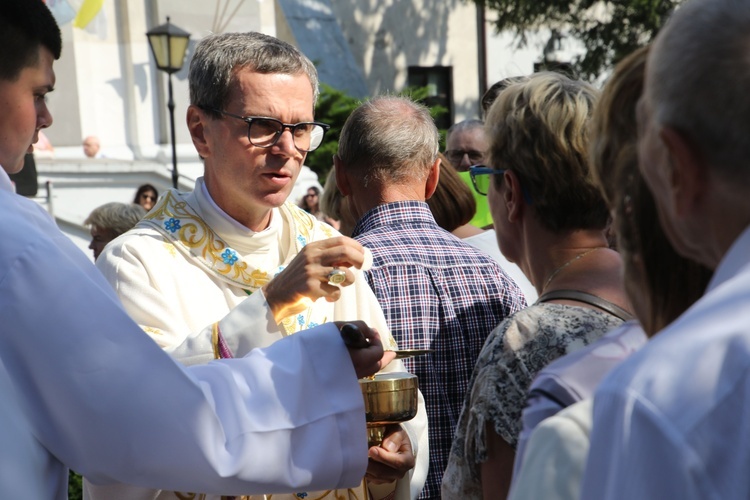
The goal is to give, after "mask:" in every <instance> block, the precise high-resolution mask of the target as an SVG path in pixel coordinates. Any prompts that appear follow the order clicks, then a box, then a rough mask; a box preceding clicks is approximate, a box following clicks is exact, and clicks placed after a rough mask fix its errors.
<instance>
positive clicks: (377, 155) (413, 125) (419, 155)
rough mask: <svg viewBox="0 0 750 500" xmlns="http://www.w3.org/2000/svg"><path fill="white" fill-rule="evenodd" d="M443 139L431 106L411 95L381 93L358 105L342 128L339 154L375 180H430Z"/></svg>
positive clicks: (367, 178) (368, 180) (364, 176)
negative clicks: (429, 107)
mask: <svg viewBox="0 0 750 500" xmlns="http://www.w3.org/2000/svg"><path fill="white" fill-rule="evenodd" d="M439 141H440V137H439V134H438V129H437V127H436V126H435V121H434V120H433V119H432V116H431V115H430V110H429V109H427V107H425V106H423V105H422V104H418V103H416V102H414V101H412V100H411V99H409V98H407V97H400V96H391V95H389V96H378V97H374V98H372V99H370V100H369V101H365V102H364V103H362V104H361V105H360V106H359V107H358V108H357V109H355V110H354V111H353V112H352V114H351V115H350V116H349V118H348V119H347V120H346V123H345V124H344V127H343V128H342V129H341V138H340V139H339V150H338V155H339V157H340V158H341V161H342V162H343V163H344V165H345V166H346V168H348V169H352V170H357V171H359V172H361V173H362V179H363V182H364V186H368V185H369V184H370V183H371V182H373V181H376V182H380V183H383V182H390V183H396V184H399V183H404V182H408V181H409V180H411V179H420V180H423V179H426V178H427V174H428V173H429V169H430V166H432V164H433V163H435V160H436V159H437V154H438V149H439V147H440V142H439Z"/></svg>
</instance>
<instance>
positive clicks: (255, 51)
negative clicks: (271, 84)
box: [188, 32, 318, 116]
mask: <svg viewBox="0 0 750 500" xmlns="http://www.w3.org/2000/svg"><path fill="white" fill-rule="evenodd" d="M241 68H248V69H251V70H252V71H255V72H258V73H263V74H284V75H300V74H304V75H307V78H308V79H309V80H310V85H311V87H312V92H313V104H314V103H315V102H316V101H317V100H318V72H317V70H316V69H315V66H314V65H313V63H312V62H311V61H310V59H308V58H307V57H306V56H305V55H304V54H303V53H302V52H300V51H299V50H298V49H297V48H295V47H293V46H292V45H290V44H288V43H286V42H284V41H282V40H279V39H278V38H274V37H272V36H269V35H264V34H263V33H257V32H249V33H224V34H221V35H209V36H207V37H205V38H203V39H202V40H201V41H200V42H198V45H197V47H196V49H195V55H194V56H193V59H192V61H190V72H189V76H188V79H189V82H190V104H193V105H196V106H200V107H202V108H204V109H205V110H206V111H207V112H208V113H211V114H212V115H214V116H215V113H212V112H211V111H209V110H210V109H224V107H225V106H226V104H227V100H228V96H229V91H230V88H231V86H232V84H233V83H234V78H235V75H236V71H237V70H238V69H241Z"/></svg>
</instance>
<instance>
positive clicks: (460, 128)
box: [445, 119, 484, 143]
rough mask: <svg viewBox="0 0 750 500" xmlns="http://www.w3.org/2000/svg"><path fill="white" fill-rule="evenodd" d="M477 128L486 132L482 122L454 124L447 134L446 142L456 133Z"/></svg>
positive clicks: (472, 120) (468, 121) (473, 121)
mask: <svg viewBox="0 0 750 500" xmlns="http://www.w3.org/2000/svg"><path fill="white" fill-rule="evenodd" d="M475 128H481V129H482V130H483V131H484V122H483V121H482V120H476V119H470V120H463V121H460V122H458V123H454V124H453V125H451V127H450V128H449V129H448V130H447V131H446V132H445V142H446V143H447V142H448V139H449V138H450V136H451V135H452V134H454V133H455V132H463V131H469V130H473V129H475Z"/></svg>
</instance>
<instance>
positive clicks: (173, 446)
mask: <svg viewBox="0 0 750 500" xmlns="http://www.w3.org/2000/svg"><path fill="white" fill-rule="evenodd" d="M28 233H33V234H32V236H34V238H27V237H26V236H29V234H28ZM52 233H54V234H52ZM50 235H51V236H50ZM6 236H7V237H8V242H7V243H6V244H4V245H2V246H0V251H1V252H2V255H1V257H2V259H3V267H2V268H0V297H2V300H0V318H3V334H2V335H0V360H1V361H2V364H3V367H4V369H5V372H6V373H7V374H8V377H10V380H11V381H12V383H13V385H14V386H15V388H16V390H15V398H14V404H16V406H17V408H18V411H20V412H22V413H23V414H24V415H25V417H26V419H27V420H28V421H29V422H30V427H31V428H33V429H34V434H35V438H36V440H37V441H38V442H40V443H42V446H43V447H44V448H45V449H46V450H48V452H49V453H50V454H51V455H52V456H54V457H56V458H57V459H58V460H59V461H61V462H63V463H65V464H68V465H69V466H70V467H72V468H73V469H75V470H76V471H78V472H80V473H82V474H84V475H86V476H87V477H88V478H90V479H91V480H93V481H95V482H110V481H119V482H125V483H130V484H134V485H140V486H148V487H158V488H165V489H172V490H180V491H204V492H216V493H223V494H248V493H253V492H257V493H268V492H294V491H300V490H304V489H312V490H316V489H317V490H322V489H327V488H338V487H352V486H355V485H357V484H359V482H360V480H361V478H362V476H363V474H364V472H365V467H366V463H367V450H366V435H365V425H364V424H365V422H364V409H363V399H362V397H361V392H360V388H359V384H358V383H357V381H356V376H355V374H354V370H353V367H352V365H351V362H350V361H349V356H348V354H347V351H346V349H345V347H344V346H343V343H342V342H341V340H340V336H339V334H338V331H337V329H336V328H335V327H334V326H333V325H323V326H321V327H319V328H318V329H315V330H311V331H309V332H301V333H299V334H297V335H294V336H292V337H290V338H288V339H283V340H282V341H280V342H277V343H275V344H274V345H273V346H271V347H269V348H267V349H265V350H256V351H253V352H252V353H251V354H250V355H249V356H248V357H246V358H243V359H234V360H226V361H216V362H212V363H210V364H208V365H205V366H198V367H192V368H190V369H187V370H186V369H183V368H181V367H180V366H179V365H178V363H176V362H174V361H173V360H172V359H170V358H169V356H167V355H165V354H164V352H163V351H162V350H161V349H160V348H159V347H158V346H157V345H156V344H155V343H154V342H153V341H152V340H151V339H149V338H148V337H147V336H145V335H143V333H142V332H141V330H140V329H139V328H138V327H137V325H136V324H135V323H133V321H132V320H131V319H130V318H129V317H128V315H127V313H126V312H125V311H124V310H123V308H122V306H121V305H120V304H119V302H118V300H117V298H116V297H115V296H114V294H113V291H112V289H111V287H110V286H109V285H108V284H107V283H106V282H105V281H104V280H103V279H102V278H101V275H100V274H99V273H98V271H97V270H96V269H95V268H93V266H91V265H90V263H88V262H87V260H86V258H85V256H84V255H83V254H82V253H81V252H80V251H79V250H78V249H76V248H75V247H73V245H72V243H70V241H69V240H67V238H65V237H64V236H62V235H61V234H60V233H59V232H57V231H56V229H54V226H53V225H52V224H49V225H48V226H47V227H44V228H41V229H37V228H36V227H33V228H32V227H31V226H29V227H24V228H23V229H20V230H18V231H14V230H13V229H12V228H11V230H10V234H6ZM6 403H7V401H6ZM7 451H8V450H6V452H7ZM12 453H13V454H22V453H24V450H13V451H12ZM321 457H325V460H321ZM37 472H38V473H39V474H40V476H41V475H43V474H44V471H37ZM24 480H27V481H30V480H33V479H32V478H31V477H19V481H24ZM37 480H40V478H37Z"/></svg>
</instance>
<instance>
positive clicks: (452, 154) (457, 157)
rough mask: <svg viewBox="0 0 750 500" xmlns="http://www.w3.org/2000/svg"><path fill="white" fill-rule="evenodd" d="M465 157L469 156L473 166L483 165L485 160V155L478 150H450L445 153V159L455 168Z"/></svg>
mask: <svg viewBox="0 0 750 500" xmlns="http://www.w3.org/2000/svg"><path fill="white" fill-rule="evenodd" d="M464 155H468V156H469V161H470V162H471V164H472V165H475V164H477V163H481V162H482V161H483V160H484V153H483V152H481V151H476V150H473V149H472V150H469V151H464V150H463V149H449V150H447V151H446V152H445V157H446V158H448V161H449V162H451V164H452V165H453V166H454V167H457V166H458V165H459V164H460V163H461V160H463V159H464Z"/></svg>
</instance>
